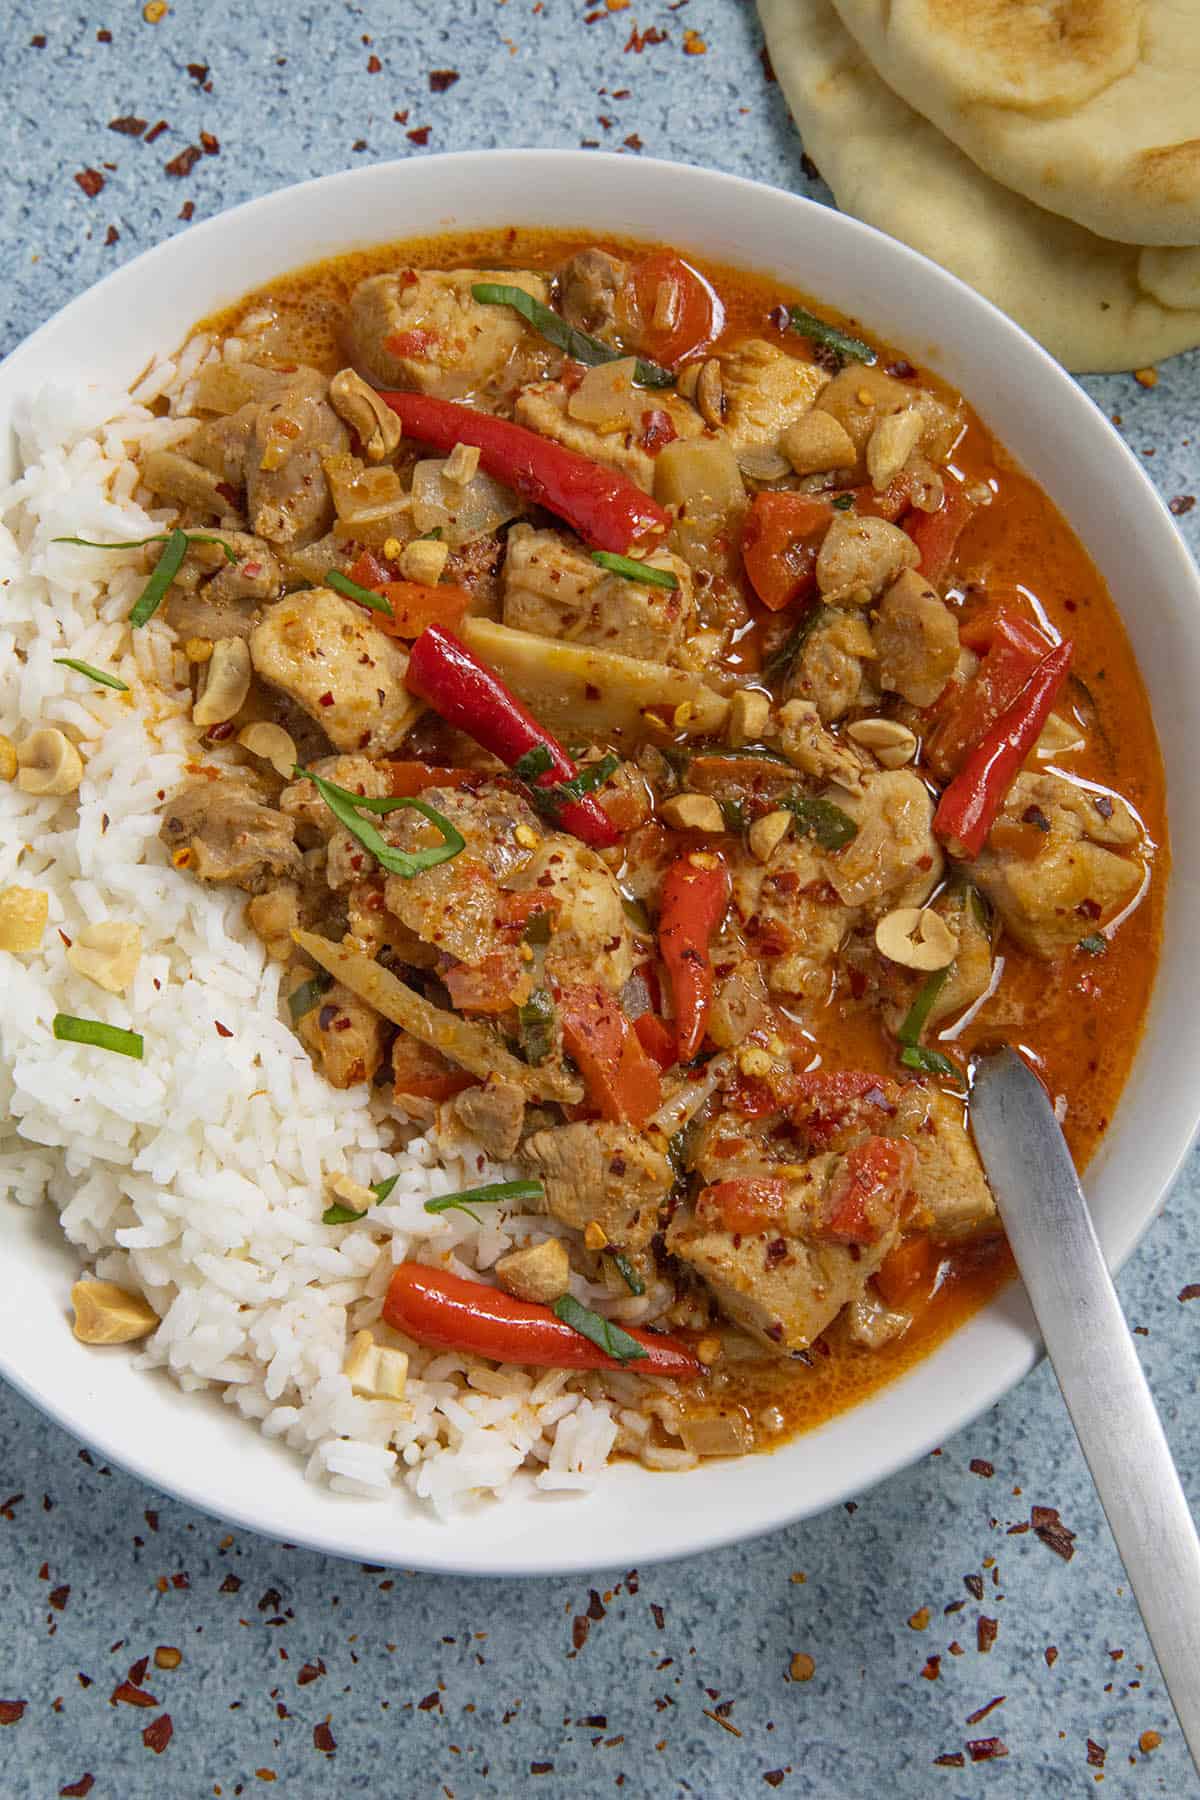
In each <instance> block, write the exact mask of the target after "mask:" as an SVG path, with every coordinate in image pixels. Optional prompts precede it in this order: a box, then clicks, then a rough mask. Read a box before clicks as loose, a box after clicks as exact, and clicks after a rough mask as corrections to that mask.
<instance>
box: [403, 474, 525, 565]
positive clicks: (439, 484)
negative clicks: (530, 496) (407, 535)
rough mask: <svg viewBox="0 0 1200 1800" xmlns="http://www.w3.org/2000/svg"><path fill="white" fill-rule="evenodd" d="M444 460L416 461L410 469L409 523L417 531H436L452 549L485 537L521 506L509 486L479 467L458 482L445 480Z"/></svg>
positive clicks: (518, 515) (514, 517)
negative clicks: (410, 503) (410, 513)
mask: <svg viewBox="0 0 1200 1800" xmlns="http://www.w3.org/2000/svg"><path fill="white" fill-rule="evenodd" d="M446 460H447V459H446V458H444V457H440V458H434V459H431V460H430V461H428V462H419V463H418V464H417V466H416V468H415V469H414V470H413V481H412V509H413V523H414V524H415V526H416V528H417V530H418V531H419V532H426V531H440V532H441V534H442V540H443V542H444V543H447V544H449V545H450V547H451V548H452V549H454V548H457V546H458V545H460V544H470V543H472V542H473V541H474V540H475V539H476V538H481V537H486V536H487V535H488V533H489V532H491V531H495V530H497V529H498V528H499V526H501V525H504V524H506V523H507V522H508V520H509V519H516V518H519V517H520V515H521V513H522V512H523V511H524V510H525V509H524V507H523V506H522V504H521V502H520V500H519V499H518V498H517V496H516V494H514V493H513V491H512V489H511V488H507V487H505V486H504V484H503V483H502V482H499V481H493V479H492V477H491V476H490V475H485V474H484V473H483V471H482V470H477V471H476V473H475V474H474V475H472V477H471V479H470V481H468V482H464V483H463V484H462V485H459V484H458V483H457V482H453V481H447V480H446V477H445V468H446Z"/></svg>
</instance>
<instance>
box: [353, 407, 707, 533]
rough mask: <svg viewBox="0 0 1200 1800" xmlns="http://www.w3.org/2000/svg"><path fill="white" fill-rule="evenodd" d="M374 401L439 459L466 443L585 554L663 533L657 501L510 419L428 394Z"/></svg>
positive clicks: (663, 521)
mask: <svg viewBox="0 0 1200 1800" xmlns="http://www.w3.org/2000/svg"><path fill="white" fill-rule="evenodd" d="M380 399H381V400H386V401H387V403H388V405H389V406H390V407H391V409H392V411H393V412H394V413H395V414H396V416H397V417H398V419H399V420H400V423H401V425H402V426H403V428H404V435H405V437H410V438H418V439H419V440H420V442H421V443H423V444H431V445H432V446H433V448H434V449H435V450H444V451H447V452H448V451H450V450H453V448H454V446H455V444H474V445H475V447H476V448H477V449H478V451H479V461H480V465H481V467H482V468H483V469H485V470H486V471H487V473H488V474H489V475H492V476H494V477H495V479H496V480H497V481H503V482H507V484H508V486H509V487H511V488H515V489H516V491H517V493H518V494H520V495H522V496H523V498H524V499H526V500H531V501H532V502H533V503H534V505H535V506H544V507H545V508H546V510H547V512H552V513H556V514H557V515H558V517H559V518H560V519H565V520H566V522H567V524H568V525H570V526H572V527H573V528H574V529H575V530H576V531H577V532H578V533H579V535H580V537H581V538H582V539H583V541H584V543H585V544H590V545H591V547H592V549H593V550H615V551H616V552H617V553H618V554H624V552H625V551H627V550H628V549H629V547H630V545H631V544H633V543H634V542H636V540H637V539H638V538H642V537H646V536H647V535H649V534H650V533H651V532H658V533H662V532H665V531H666V530H667V529H668V527H669V526H670V523H671V521H670V519H669V518H668V516H667V514H666V513H665V512H664V511H663V509H662V507H661V506H659V504H658V502H657V501H655V500H652V499H651V498H650V496H649V494H647V493H645V492H644V491H643V490H642V489H641V488H640V487H635V485H634V483H633V482H632V481H629V480H627V479H626V477H625V476H624V475H618V474H617V473H616V472H615V471H614V470H612V469H605V468H602V467H601V465H600V464H599V463H595V462H592V461H591V460H590V458H588V457H586V456H580V455H579V453H578V451H576V450H567V449H565V448H564V446H563V445H562V444H556V443H555V442H554V441H553V440H552V439H551V438H544V437H539V436H538V433H537V432H536V431H528V430H527V429H526V428H525V426H524V425H514V424H513V422H512V420H511V419H497V418H493V416H492V415H491V413H482V412H476V410H475V408H474V407H473V406H461V405H459V403H458V401H456V400H435V399H432V398H431V397H430V396H429V395H428V394H407V393H383V394H381V395H380Z"/></svg>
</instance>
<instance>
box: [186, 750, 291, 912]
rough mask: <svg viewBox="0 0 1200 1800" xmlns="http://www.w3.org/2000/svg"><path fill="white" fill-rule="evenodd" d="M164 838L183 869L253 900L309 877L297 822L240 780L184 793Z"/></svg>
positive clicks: (196, 785)
mask: <svg viewBox="0 0 1200 1800" xmlns="http://www.w3.org/2000/svg"><path fill="white" fill-rule="evenodd" d="M159 836H160V837H161V838H162V841H163V843H164V844H165V845H166V847H167V849H168V851H169V852H170V853H171V860H172V862H174V864H175V866H176V867H177V868H186V869H187V870H188V871H189V873H191V874H192V875H195V876H198V877H199V879H200V880H201V881H213V882H218V883H224V882H228V883H230V884H231V885H232V886H234V887H240V888H244V889H245V891H246V893H248V894H261V893H262V892H264V890H265V889H266V888H268V887H270V886H271V885H272V884H274V883H275V882H277V881H281V880H284V881H286V880H298V879H299V878H300V876H301V874H302V873H303V867H304V865H303V862H302V860H301V856H300V852H299V850H297V848H296V844H295V826H294V824H293V822H292V820H291V819H288V818H285V817H284V815H283V813H281V812H276V810H275V808H274V807H272V806H267V805H266V804H265V803H264V802H263V800H262V798H261V796H260V795H259V793H258V791H257V790H256V788H255V787H254V786H253V785H252V784H251V782H250V781H249V780H248V779H242V778H241V777H240V776H236V777H235V776H222V777H221V778H220V779H219V780H215V781H193V782H191V783H190V784H189V785H188V786H187V787H184V788H181V789H180V791H179V792H178V793H177V794H173V795H172V796H171V797H170V799H169V800H168V801H167V802H166V804H165V805H164V807H163V822H162V827H161V829H160V832H159Z"/></svg>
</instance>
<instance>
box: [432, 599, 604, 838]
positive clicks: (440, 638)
mask: <svg viewBox="0 0 1200 1800" xmlns="http://www.w3.org/2000/svg"><path fill="white" fill-rule="evenodd" d="M405 682H406V684H407V686H408V688H409V690H410V691H411V692H412V693H414V694H418V695H419V696H420V698H421V699H422V700H427V701H428V702H429V704H430V706H432V708H433V710H434V712H436V713H438V714H439V715H440V716H441V717H442V718H443V719H445V721H446V723H447V724H448V725H453V726H455V727H456V728H457V729H458V730H459V731H465V732H466V733H467V734H468V736H470V737H473V738H474V739H475V742H476V743H477V744H482V745H483V748H484V749H485V750H490V751H491V753H492V755H493V756H498V757H499V758H500V760H501V762H503V763H505V764H506V765H507V766H508V767H509V768H510V769H511V768H513V767H514V765H515V764H517V763H518V762H520V760H521V758H522V757H523V756H527V755H528V754H529V752H530V751H531V750H543V751H544V752H545V754H546V756H548V757H549V759H550V760H549V767H548V768H546V769H545V770H543V771H542V772H541V773H540V774H538V775H536V776H534V777H533V778H531V780H530V783H529V785H530V786H531V787H542V788H553V787H555V786H556V785H557V784H559V783H561V782H564V781H571V780H573V779H574V778H575V776H576V774H577V773H578V770H577V769H576V767H575V764H574V763H573V762H572V761H571V758H570V757H569V756H568V755H567V753H566V751H565V750H564V749H563V747H562V745H561V744H560V743H559V742H558V739H557V738H555V737H552V736H551V734H550V733H549V732H548V731H547V730H546V729H545V727H544V726H541V725H539V724H538V722H537V720H536V719H535V718H534V717H533V714H532V713H529V712H526V710H525V708H524V707H523V706H522V705H521V702H520V701H519V700H518V699H517V697H516V695H515V694H514V693H513V692H512V691H511V689H510V688H508V687H506V686H505V684H504V682H502V681H501V679H500V677H499V676H498V675H497V674H496V673H495V672H494V670H492V669H489V668H488V667H487V664H486V663H481V662H480V661H479V658H478V657H477V656H473V655H472V653H471V652H470V650H468V649H467V646H466V645H465V644H463V643H460V641H459V640H458V638H456V637H454V636H453V634H452V633H451V632H449V631H445V630H443V628H442V627H441V626H440V625H431V626H430V627H429V628H428V630H426V631H423V632H422V633H421V635H420V637H419V638H418V639H417V641H416V643H415V644H414V645H413V647H412V651H411V653H410V655H409V659H408V673H407V675H406V676H405ZM557 822H558V823H559V824H561V825H562V827H563V829H564V830H565V831H570V832H573V833H574V835H575V836H576V837H577V838H582V839H583V841H584V843H585V844H592V845H593V846H595V847H596V848H597V849H606V848H607V847H608V846H609V845H612V844H616V843H619V842H620V833H619V832H618V831H617V829H616V827H615V826H614V825H613V823H612V820H611V819H610V818H609V816H608V814H607V813H606V812H605V811H604V808H603V807H602V806H601V805H600V804H599V802H598V801H597V800H596V798H595V797H594V795H592V794H581V795H580V796H579V798H578V799H570V800H567V801H565V802H564V803H563V805H562V806H561V807H560V808H559V809H558V813H557Z"/></svg>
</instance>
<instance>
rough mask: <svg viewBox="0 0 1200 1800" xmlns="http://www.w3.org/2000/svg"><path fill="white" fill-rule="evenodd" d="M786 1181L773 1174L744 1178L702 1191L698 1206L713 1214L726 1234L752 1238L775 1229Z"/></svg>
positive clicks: (724, 1182) (784, 1206) (784, 1204)
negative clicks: (758, 1233) (728, 1232)
mask: <svg viewBox="0 0 1200 1800" xmlns="http://www.w3.org/2000/svg"><path fill="white" fill-rule="evenodd" d="M787 1189H788V1184H787V1182H786V1181H783V1180H781V1179H780V1178H779V1177H778V1176H773V1175H745V1176H742V1177H740V1178H736V1179H734V1180H732V1181H718V1182H716V1183H715V1184H714V1185H713V1186H712V1187H708V1188H705V1190H704V1192H703V1193H702V1194H701V1196H700V1199H699V1201H698V1202H697V1205H698V1207H699V1209H700V1211H702V1212H705V1211H711V1212H715V1213H716V1214H717V1216H718V1218H719V1219H720V1221H721V1224H722V1226H723V1227H724V1229H725V1230H726V1231H731V1232H733V1234H734V1236H735V1237H736V1236H737V1235H738V1234H739V1233H741V1234H743V1235H745V1236H747V1237H748V1236H751V1235H752V1234H754V1233H757V1232H760V1231H771V1230H774V1229H776V1228H777V1227H778V1226H779V1224H780V1221H781V1220H782V1218H783V1216H784V1211H785V1208H786V1205H787Z"/></svg>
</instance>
